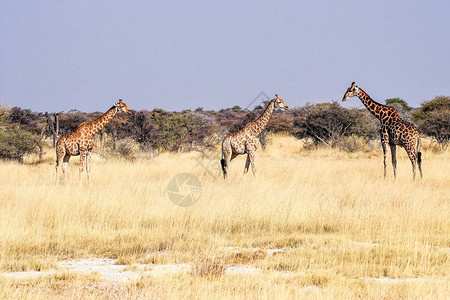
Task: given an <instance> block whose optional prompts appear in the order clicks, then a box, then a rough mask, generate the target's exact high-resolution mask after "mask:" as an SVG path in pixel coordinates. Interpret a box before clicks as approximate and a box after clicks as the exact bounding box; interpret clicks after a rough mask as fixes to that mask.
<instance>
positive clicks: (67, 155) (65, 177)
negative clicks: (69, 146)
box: [62, 154, 70, 185]
mask: <svg viewBox="0 0 450 300" xmlns="http://www.w3.org/2000/svg"><path fill="white" fill-rule="evenodd" d="M69 160H70V155H69V154H66V155H64V159H63V164H62V172H63V174H64V184H65V185H67V165H68V164H69Z"/></svg>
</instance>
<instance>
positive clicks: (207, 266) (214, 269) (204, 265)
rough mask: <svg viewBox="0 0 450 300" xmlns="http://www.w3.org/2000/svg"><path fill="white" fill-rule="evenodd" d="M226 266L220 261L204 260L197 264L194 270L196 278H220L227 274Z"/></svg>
mask: <svg viewBox="0 0 450 300" xmlns="http://www.w3.org/2000/svg"><path fill="white" fill-rule="evenodd" d="M225 269H226V267H225V264H223V262H222V261H220V260H218V259H204V260H201V261H200V262H198V263H197V264H195V265H194V266H193V268H192V274H193V275H194V276H213V277H219V276H221V275H223V274H224V272H225Z"/></svg>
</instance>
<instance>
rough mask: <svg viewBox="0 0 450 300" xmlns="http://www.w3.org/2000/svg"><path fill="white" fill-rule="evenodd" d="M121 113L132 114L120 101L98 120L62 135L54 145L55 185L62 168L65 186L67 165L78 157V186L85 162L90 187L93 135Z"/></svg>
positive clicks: (82, 124)
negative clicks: (73, 157) (118, 112)
mask: <svg viewBox="0 0 450 300" xmlns="http://www.w3.org/2000/svg"><path fill="white" fill-rule="evenodd" d="M118 110H120V111H123V112H126V113H128V114H130V115H131V114H132V112H131V110H130V109H129V108H128V107H127V105H126V104H125V103H124V102H123V101H122V99H120V100H119V102H117V103H114V105H113V106H112V107H111V108H110V109H109V110H108V111H107V112H106V113H105V114H103V115H102V116H101V117H100V118H98V119H96V120H93V121H90V122H85V123H81V124H80V125H79V126H78V128H77V130H75V131H74V132H72V133H68V134H64V135H62V136H61V137H60V138H59V139H58V142H57V143H56V184H57V185H59V170H60V169H61V168H62V172H63V174H64V180H65V182H66V184H67V173H66V170H67V165H68V164H69V160H70V157H71V156H78V155H80V186H82V185H83V181H82V176H81V175H82V172H83V168H84V162H85V161H86V173H87V177H88V180H89V185H91V186H92V182H91V174H90V160H91V154H92V149H93V148H94V135H95V134H96V133H97V132H99V131H100V130H101V129H102V128H103V127H105V126H106V124H108V123H109V122H110V121H111V120H112V119H113V118H114V116H115V115H116V113H117V111H118Z"/></svg>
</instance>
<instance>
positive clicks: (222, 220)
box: [0, 136, 450, 298]
mask: <svg viewBox="0 0 450 300" xmlns="http://www.w3.org/2000/svg"><path fill="white" fill-rule="evenodd" d="M397 152H398V156H399V157H398V169H397V180H395V181H394V178H393V175H392V170H389V171H390V172H389V173H388V174H389V176H388V178H387V179H384V178H383V163H382V155H381V153H379V152H364V153H362V152H357V153H352V154H348V153H346V152H341V151H337V150H332V149H319V150H311V151H308V150H306V149H305V148H304V147H303V145H302V142H301V141H298V140H295V139H294V138H292V137H287V136H273V137H272V138H271V143H270V145H268V147H267V149H266V150H265V151H258V152H257V156H256V164H257V168H258V178H257V179H256V180H255V179H254V178H253V175H252V174H251V171H250V173H249V174H247V175H243V174H242V173H243V169H244V164H245V157H238V158H236V159H235V160H233V161H232V163H231V166H230V174H229V180H227V181H224V180H223V179H222V177H221V174H220V173H219V159H220V150H219V149H217V150H216V151H215V152H212V153H210V154H209V155H206V156H205V155H202V154H200V153H194V152H192V153H181V154H170V153H163V154H161V155H159V156H156V157H155V158H153V159H135V160H133V161H131V162H130V161H126V160H119V159H109V160H108V159H102V158H101V157H99V156H94V157H93V160H92V163H91V164H92V167H91V168H92V171H91V174H92V178H93V187H92V188H88V187H85V188H82V189H80V188H79V187H78V166H77V164H76V162H77V159H73V160H72V161H71V163H70V165H69V183H68V185H67V186H64V185H63V186H60V187H59V188H57V187H56V186H55V178H54V173H55V172H54V165H53V159H50V157H52V154H53V153H52V152H51V150H50V149H49V150H48V153H47V156H48V157H49V159H48V163H44V164H40V165H20V164H17V163H13V162H2V163H0V178H1V181H2V182H1V191H2V192H1V194H0V257H1V258H0V268H1V270H2V271H3V272H6V271H8V272H9V271H20V270H30V269H34V270H43V269H48V268H52V267H53V266H54V263H55V262H56V261H58V260H62V259H68V258H85V257H92V256H96V257H97V256H98V257H112V258H118V259H119V260H120V261H121V262H122V263H127V264H133V263H158V264H159V263H191V264H194V265H195V264H198V263H199V262H202V261H205V260H211V261H215V262H219V261H220V262H221V263H223V264H234V263H246V264H249V265H253V266H256V267H258V268H261V269H262V270H263V273H262V274H261V275H258V276H249V275H246V276H244V275H233V276H231V275H227V276H211V277H208V276H206V277H205V276H200V277H198V276H195V275H192V274H187V275H180V276H167V277H164V278H159V279H142V280H141V281H139V282H134V283H129V284H128V285H126V286H125V287H124V288H125V289H127V291H128V292H130V293H131V294H132V295H138V294H141V293H147V292H148V291H149V290H151V291H158V293H159V294H158V293H156V294H158V295H160V296H162V297H163V298H164V297H169V298H170V297H172V296H173V297H184V296H186V295H188V296H192V297H197V298H201V297H203V296H211V295H212V294H215V295H217V296H222V297H232V298H238V297H239V296H241V297H242V298H249V297H258V298H268V297H278V298H284V297H285V296H286V297H297V296H303V297H308V295H309V296H312V297H331V298H333V297H347V298H353V297H364V298H371V297H372V298H380V297H393V298H396V297H428V296H430V297H436V298H439V297H440V296H441V295H445V294H446V293H448V292H449V272H448V270H450V260H449V254H450V252H449V249H450V248H449V247H450V221H449V219H450V218H449V217H450V215H449V211H450V201H449V200H450V199H449V198H450V168H449V165H450V164H449V163H450V154H449V152H448V151H447V152H445V153H440V154H439V153H432V152H429V151H425V152H424V155H423V158H424V163H423V169H424V179H423V180H416V181H415V182H413V181H412V170H411V165H410V163H409V160H408V159H407V157H406V154H405V153H404V150H400V149H399V151H397ZM205 169H206V170H207V171H208V172H207V171H206V170H205ZM183 172H189V173H192V174H193V175H194V176H196V177H197V178H198V179H199V180H200V182H201V185H202V192H201V195H200V198H199V200H198V202H196V203H195V204H194V205H193V206H191V207H187V208H182V207H178V206H176V205H174V204H173V203H172V202H171V201H170V199H169V198H168V195H167V185H168V183H169V182H170V180H171V179H172V178H173V176H175V175H176V174H178V173H183ZM227 247H241V248H261V249H271V248H283V249H284V250H286V252H285V253H282V254H278V255H273V256H270V255H268V256H262V257H254V256H252V255H248V256H245V255H243V254H236V253H230V252H229V251H227V250H226V249H227ZM219 268H221V267H220V266H219ZM279 271H282V272H285V271H289V272H293V274H292V276H291V277H280V276H279V275H277V274H279ZM384 276H385V277H390V278H422V277H423V278H428V279H430V280H429V281H426V280H425V281H423V282H421V283H420V287H418V286H417V284H416V283H414V282H409V283H408V282H402V283H399V284H396V285H386V284H384V283H381V282H373V281H370V280H369V281H368V280H364V279H361V277H375V278H380V277H384ZM55 280H56V279H55ZM58 280H60V279H58ZM58 280H57V281H58ZM436 280H437V281H436ZM439 280H441V281H439ZM442 280H443V281H442ZM0 282H2V283H1V285H0V286H1V287H2V289H3V291H4V296H11V295H13V294H14V295H17V294H15V293H19V294H20V295H22V296H23V297H27V295H29V293H31V291H33V290H34V289H36V287H40V288H47V289H49V291H51V284H50V283H46V281H33V282H31V283H30V282H28V283H27V284H24V285H20V284H19V286H18V285H17V283H14V284H15V285H13V284H11V283H8V281H2V280H0ZM51 282H53V281H51ZM64 282H65V283H64V284H63V285H62V286H64V287H66V288H63V290H64V293H69V294H67V295H69V296H71V295H72V294H70V291H73V290H74V289H75V290H76V289H77V288H79V286H80V285H82V284H81V283H79V281H77V280H74V281H73V280H70V279H65V281H64ZM81 282H84V281H81ZM49 285H50V287H49ZM193 285H194V286H195V287H196V288H192V286H193ZM304 286H315V287H317V289H304V288H303V287H304ZM219 287H220V288H219ZM21 293H23V294H21ZM185 293H187V294H185ZM0 295H1V293H0ZM77 295H81V294H74V295H73V297H75V298H76V297H77ZM83 295H85V296H86V297H87V296H92V297H97V296H99V297H100V296H101V294H99V295H97V294H96V293H91V292H87V293H86V294H83ZM44 298H45V296H44Z"/></svg>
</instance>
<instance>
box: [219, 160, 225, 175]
mask: <svg viewBox="0 0 450 300" xmlns="http://www.w3.org/2000/svg"><path fill="white" fill-rule="evenodd" d="M220 164H221V166H222V172H224V173H225V159H223V158H222V159H221V160H220Z"/></svg>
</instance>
